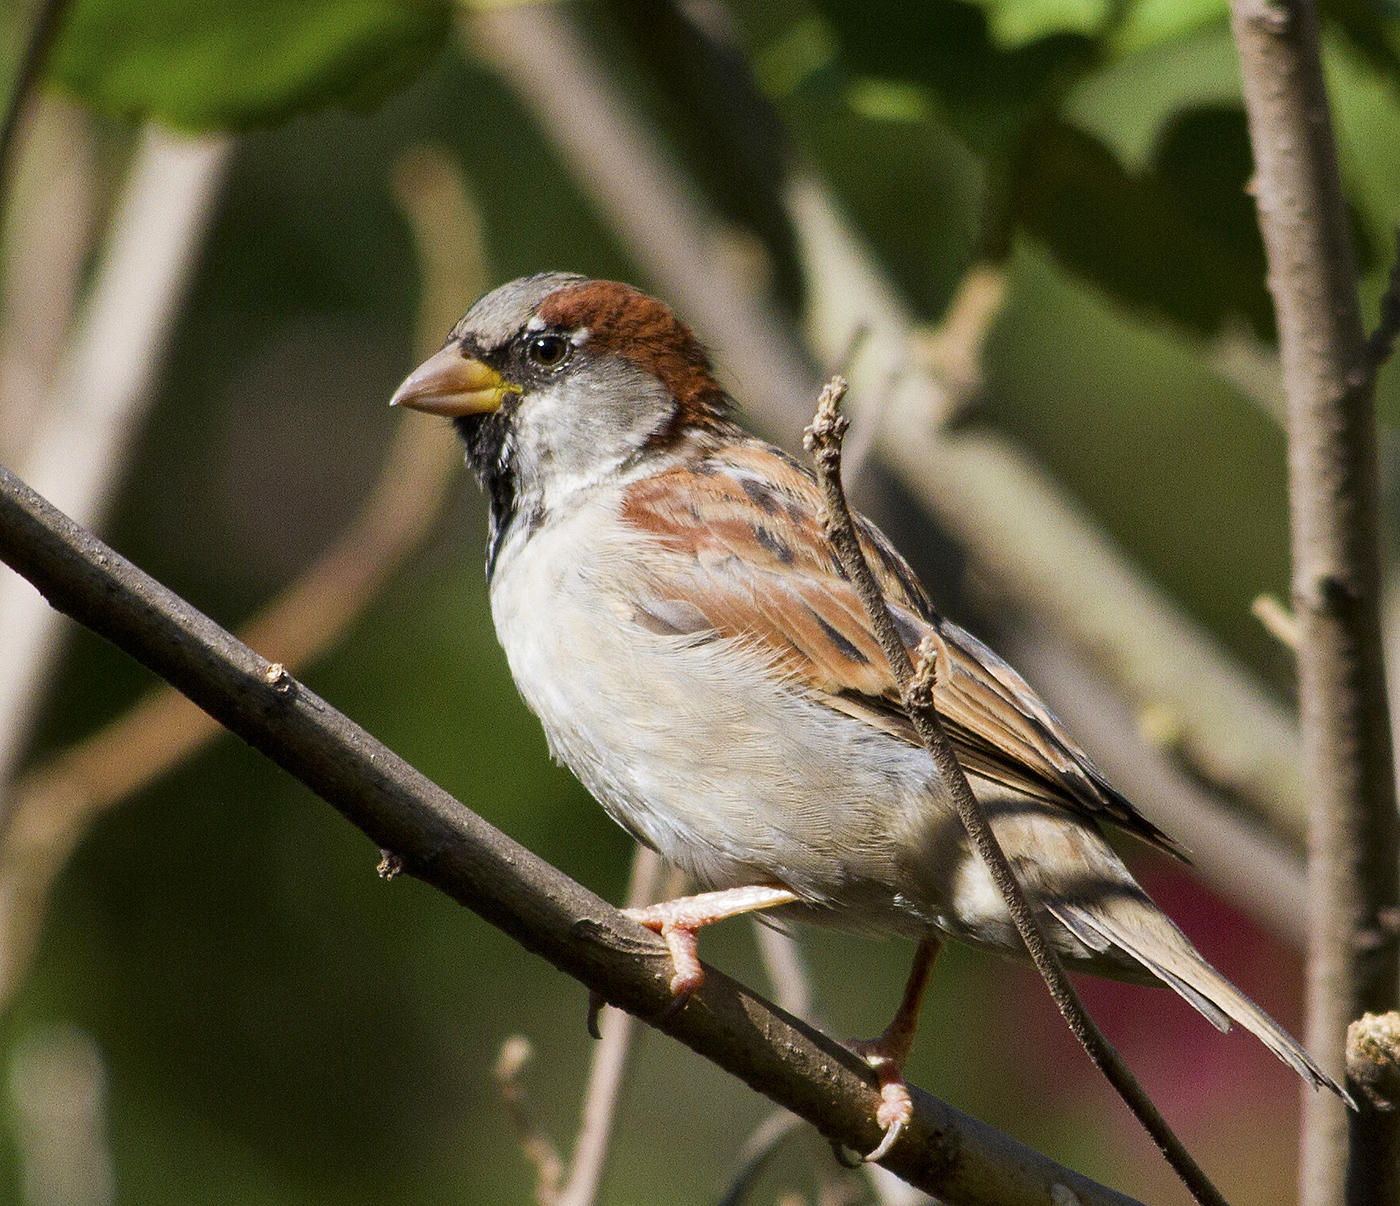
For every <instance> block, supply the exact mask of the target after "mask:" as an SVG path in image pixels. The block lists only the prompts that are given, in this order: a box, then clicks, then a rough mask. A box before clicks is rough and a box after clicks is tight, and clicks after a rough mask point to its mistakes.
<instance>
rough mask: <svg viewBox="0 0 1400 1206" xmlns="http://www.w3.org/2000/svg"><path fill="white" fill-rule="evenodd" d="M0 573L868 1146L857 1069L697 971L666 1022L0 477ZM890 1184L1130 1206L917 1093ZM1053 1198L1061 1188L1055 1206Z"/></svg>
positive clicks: (597, 980) (596, 923) (539, 875)
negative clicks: (22, 582) (699, 977)
mask: <svg viewBox="0 0 1400 1206" xmlns="http://www.w3.org/2000/svg"><path fill="white" fill-rule="evenodd" d="M0 560H3V561H5V562H6V563H7V564H9V565H11V566H13V567H14V568H15V569H17V570H19V572H20V573H22V574H24V575H25V577H27V578H29V579H30V581H31V582H33V583H34V584H35V586H37V587H38V588H39V589H40V590H41V591H42V592H43V593H44V595H45V597H46V598H48V600H49V601H50V603H51V604H52V605H53V606H54V607H56V608H58V609H59V610H60V611H62V612H64V613H65V614H67V615H69V616H72V617H73V618H74V619H76V620H78V621H79V622H80V623H83V624H85V625H87V626H88V627H89V628H91V629H92V630H93V631H95V632H97V633H98V634H99V635H101V636H103V637H105V638H107V639H108V640H110V641H112V642H113V643H114V644H116V645H117V646H118V647H119V648H122V649H124V650H125V651H127V652H128V653H130V654H131V655H132V656H133V657H135V658H136V659H137V660H139V661H141V662H142V663H143V664H144V665H146V666H148V667H149V668H150V669H152V670H153V671H155V672H156V673H157V674H160V675H161V676H162V677H163V678H165V679H167V681H169V682H171V683H173V684H174V685H175V686H176V687H178V688H179V689H180V690H181V691H183V692H184V693H186V694H187V695H188V696H189V697H190V698H191V699H193V700H194V701H195V702H196V703H197V704H199V706H200V707H202V708H204V709H205V710H206V711H208V712H209V713H210V714H211V715H213V716H214V717H215V718H216V719H217V720H218V721H219V722H220V723H221V724H224V725H226V726H227V727H228V728H229V729H231V730H232V731H234V732H235V733H237V734H238V735H239V736H240V737H242V738H243V739H244V740H245V741H247V742H248V743H249V744H250V745H252V746H253V747H254V748H256V749H259V750H261V751H262V752H263V753H264V754H266V755H267V756H268V757H269V758H271V759H272V760H273V761H275V762H276V763H277V764H278V765H280V766H282V767H283V768H284V769H286V770H287V771H288V772H289V773H291V774H292V775H294V776H296V777H297V778H298V779H300V780H301V781H302V782H303V783H305V784H306V785H307V786H308V787H310V788H311V789H312V790H313V791H315V792H316V793H317V794H318V795H320V796H321V797H322V798H324V799H325V800H326V801H328V802H329V803H330V804H331V805H333V806H334V807H335V808H337V809H338V810H339V811H340V812H341V813H342V814H343V815H345V816H346V818H347V819H349V820H350V821H351V822H352V823H354V824H355V825H357V826H358V827H359V828H360V829H362V830H363V831H364V832H365V833H366V835H367V836H368V837H369V839H370V841H371V842H373V843H374V845H375V846H376V847H378V848H380V849H384V850H392V851H394V852H395V853H396V854H398V856H399V857H400V858H401V859H402V860H403V866H404V871H405V873H406V874H410V875H414V876H416V877H418V878H420V879H422V880H423V881H424V882H426V883H429V884H431V885H433V886H434V887H437V888H439V889H441V890H442V891H444V892H445V893H447V894H448V895H449V896H451V897H452V898H453V899H454V900H457V901H458V902H460V903H461V904H463V905H466V906H467V907H468V908H471V909H473V910H474V911H475V912H477V913H479V914H480V915H481V916H482V917H483V918H485V919H486V920H487V921H489V922H491V923H492V924H493V925H496V926H498V927H499V928H500V929H502V930H504V931H505V932H506V933H507V934H510V935H511V936H513V937H514V938H516V939H517V941H519V942H521V943H522V944H523V945H525V946H526V947H528V948H529V949H530V950H532V951H534V952H536V953H537V954H540V955H542V956H544V957H545V958H546V959H548V960H549V961H550V962H551V963H553V964H554V965H555V966H556V967H558V968H559V969H560V970H562V971H564V972H566V973H567V974H569V975H571V976H573V977H575V978H576V979H578V980H580V981H582V982H583V983H584V984H585V985H587V986H588V987H589V988H591V989H593V990H595V991H597V992H599V993H601V994H603V995H604V996H605V997H606V998H607V999H608V1000H609V1001H611V1002H612V1003H613V1004H615V1005H618V1006H619V1007H621V1008H624V1009H626V1010H628V1011H629V1012H631V1013H634V1014H636V1015H638V1016H639V1017H642V1018H644V1019H645V1020H648V1021H649V1022H650V1023H651V1024H652V1025H654V1026H656V1027H657V1028H658V1029H660V1030H663V1031H665V1032H666V1033H667V1034H670V1035H672V1036H673V1037H675V1038H677V1039H679V1040H680V1041H681V1042H684V1043H685V1044H686V1045H687V1046H689V1047H691V1048H692V1049H693V1050H695V1051H696V1052H698V1053H699V1054H700V1055H702V1056H704V1057H706V1058H707V1059H710V1060H712V1061H713V1062H715V1063H716V1064H718V1065H720V1066H721V1067H723V1068H726V1069H727V1070H729V1071H730V1072H732V1073H734V1074H735V1075H737V1076H738V1077H740V1078H741V1079H743V1080H744V1081H745V1082H746V1083H747V1084H749V1085H750V1086H752V1087H753V1088H754V1089H756V1090H758V1091H759V1092H761V1093H763V1094H765V1095H766V1096H768V1097H769V1098H770V1099H772V1100H773V1101H775V1102H777V1103H778V1104H780V1105H783V1106H785V1107H787V1108H788V1109H790V1110H792V1111H793V1112H794V1113H797V1114H800V1115H801V1116H802V1117H804V1118H806V1119H807V1120H808V1121H810V1122H812V1123H813V1124H815V1125H816V1126H817V1128H818V1129H819V1130H820V1131H821V1132H822V1134H823V1135H825V1136H826V1137H827V1138H828V1139H830V1140H832V1141H833V1142H837V1143H841V1144H844V1145H846V1146H847V1147H850V1148H852V1149H853V1150H859V1151H869V1150H870V1149H871V1148H872V1147H873V1146H874V1145H875V1143H876V1142H877V1141H878V1140H879V1137H880V1131H881V1128H880V1127H879V1125H878V1124H877V1123H876V1121H875V1110H876V1107H877V1105H878V1104H879V1094H878V1090H877V1087H876V1078H875V1075H874V1073H873V1072H872V1071H871V1070H870V1068H869V1067H868V1066H867V1065H866V1064H865V1063H864V1061H862V1060H860V1059H858V1058H857V1057H856V1056H855V1055H853V1054H852V1053H851V1052H849V1051H847V1050H846V1049H844V1048H843V1047H842V1046H841V1045H840V1044H838V1043H836V1042H834V1041H832V1040H831V1039H828V1038H826V1037H825V1036H823V1035H821V1034H820V1033H818V1032H817V1031H815V1030H813V1029H812V1028H811V1027H810V1026H807V1025H806V1024H804V1023H802V1022H801V1021H799V1020H797V1019H795V1018H792V1017H789V1016H788V1015H787V1014H784V1013H783V1012H782V1011H781V1010H778V1009H777V1008H775V1007H774V1006H772V1005H770V1004H769V1003H768V1002H766V1001H764V1000H763V999H762V998H761V997H759V996H757V995H756V994H754V993H751V992H749V991H748V990H747V989H744V988H743V987H742V986H741V985H739V984H736V983H735V982H734V981H733V980H731V979H730V978H729V977H727V976H725V975H723V974H722V973H721V972H719V971H717V970H715V969H713V968H707V969H706V976H705V983H704V986H703V987H702V988H701V989H700V990H699V991H698V992H697V993H696V994H695V995H694V996H693V997H692V998H691V999H690V1001H689V1002H688V1004H687V1005H686V1007H685V1008H684V1009H681V1010H676V1009H674V1008H672V1004H673V999H672V996H671V991H670V978H671V967H672V964H671V958H670V955H669V953H668V952H667V949H666V946H665V944H664V943H663V942H662V941H661V939H660V938H659V937H658V936H657V935H655V934H652V933H651V932H650V931H649V930H645V929H643V928H642V927H641V926H639V925H637V924H636V923H635V922H632V921H630V920H629V919H628V918H626V917H624V916H623V915H622V914H621V913H619V912H618V911H617V910H616V909H614V908H613V907H612V906H611V905H609V904H608V903H607V902H606V901H603V900H600V899H599V898H598V897H597V896H595V895H593V894H592V893H591V892H589V891H587V889H585V888H583V887H581V886H580V885H579V884H577V883H575V882H574V881H573V880H571V879H569V878H568V877H567V876H566V875H564V874H563V873H562V872H560V871H558V870H557V869H555V868H553V867H551V866H550V865H549V864H548V863H546V862H544V861H543V860H542V859H540V858H538V857H537V856H535V855H534V854H532V853H530V851H528V850H526V849H525V848H524V847H523V846H521V845H519V844H518V843H516V842H513V841H511V840H510V839H509V838H508V837H506V836H505V835H504V834H503V833H501V832H500V831H499V830H497V829H495V828H494V827H492V826H490V825H488V824H487V823H486V822H485V821H483V820H482V819H481V818H480V817H478V816H477V815H476V814H474V813H472V812H471V811H470V810H469V809H467V808H465V807H464V806H463V805H462V804H461V803H460V802H459V801H457V800H454V799H453V798H452V797H451V796H449V795H448V794H447V793H446V792H444V791H443V790H442V789H441V788H439V787H437V786H436V785H434V784H433V783H431V782H430V781H429V780H428V779H427V778H425V777H424V776H423V775H422V774H420V773H419V772H418V771H416V770H414V769H413V768H412V767H411V766H409V765H408V764H407V763H406V762H404V761H403V760H402V759H401V758H399V757H397V756H396V755H395V754H394V753H393V751H391V750H389V749H388V748H387V747H385V746H384V745H382V744H380V743H379V742H377V741H375V740H374V738H373V737H371V736H370V735H369V734H368V733H366V732H365V731H364V730H363V729H361V728H359V727H358V726H356V725H355V724H353V723H352V722H351V721H350V720H348V719H347V718H346V717H344V716H343V715H341V714H340V713H339V712H337V711H336V710H335V709H334V708H333V707H331V706H330V704H328V703H327V702H326V701H325V700H323V699H320V698H319V697H317V696H316V695H315V694H314V693H313V692H311V691H310V690H308V689H307V688H306V687H305V686H303V685H302V684H301V683H299V682H297V681H296V680H294V679H291V678H290V677H289V676H288V677H286V678H284V679H282V680H281V681H279V682H278V683H277V684H269V683H268V682H267V678H266V675H267V670H268V667H269V665H270V663H269V662H268V660H267V659H266V658H264V657H262V656H260V655H259V654H256V653H254V652H253V651H252V650H251V649H249V648H248V647H247V646H245V645H243V644H241V643H240V642H239V641H237V640H236V639H235V638H233V637H232V636H230V635H229V634H228V633H227V632H225V631H223V630H222V629H221V628H219V627H218V626H217V625H216V624H214V623H213V621H211V620H210V619H208V617H206V616H203V615H201V614H200V613H199V612H198V611H197V610H195V609H194V608H193V607H191V606H190V605H189V604H188V603H186V602H185V601H184V600H182V599H180V598H179V597H178V596H177V595H175V594H174V593H173V592H171V591H169V590H167V589H166V588H165V587H163V586H161V585H160V584H159V583H157V582H156V581H155V580H154V579H152V578H151V577H150V576H149V575H147V574H144V573H142V572H141V571H140V570H138V569H137V568H136V567H135V566H134V565H132V564H131V563H130V562H129V561H127V560H126V559H125V558H123V557H122V556H121V555H120V554H118V553H117V552H116V551H115V550H113V549H111V548H109V547H108V546H106V545H104V544H103V543H102V542H101V541H99V540H98V539H97V538H96V537H95V536H93V535H92V534H91V533H90V532H87V531H85V530H84V529H82V528H81V527H79V526H78V525H76V524H74V523H73V522H72V521H71V520H69V519H67V518H66V517H65V516H63V515H61V514H60V513H59V512H57V511H56V510H55V509H54V508H53V507H51V506H50V505H49V504H47V503H46V502H44V500H43V499H41V498H39V497H38V496H37V495H36V494H35V493H34V492H33V491H32V490H30V489H29V488H28V487H27V486H25V485H24V484H23V483H22V482H21V481H19V479H18V478H16V477H15V475H14V474H13V473H11V472H10V471H9V470H7V469H4V468H3V467H0ZM914 1106H915V1113H914V1118H913V1120H912V1121H911V1123H910V1125H909V1126H908V1127H907V1128H906V1131H905V1137H904V1139H903V1141H902V1142H901V1143H900V1144H899V1145H898V1147H897V1149H896V1150H895V1151H894V1152H892V1153H891V1154H890V1155H889V1157H887V1160H886V1164H887V1166H888V1167H889V1168H890V1169H891V1171H893V1172H895V1173H897V1174H899V1175H900V1176H902V1177H904V1178H905V1179H906V1180H909V1181H911V1182H913V1183H914V1184H917V1185H918V1186H919V1187H920V1188H922V1189H925V1190H926V1191H928V1192H929V1193H932V1194H934V1195H935V1196H938V1197H943V1198H947V1199H949V1200H952V1201H957V1202H959V1203H961V1204H962V1206H1044V1203H1045V1202H1046V1201H1053V1200H1054V1194H1055V1193H1056V1192H1059V1193H1060V1194H1061V1196H1062V1197H1063V1194H1064V1193H1065V1192H1067V1191H1068V1192H1072V1193H1073V1194H1074V1195H1075V1196H1076V1197H1077V1198H1078V1199H1079V1201H1080V1202H1081V1203H1082V1206H1110V1204H1112V1206H1128V1203H1129V1201H1130V1199H1128V1198H1126V1197H1125V1196H1123V1195H1121V1194H1118V1193H1116V1192H1114V1191H1113V1190H1110V1189H1107V1188H1105V1187H1103V1186H1100V1185H1096V1184H1095V1183H1094V1182H1093V1181H1090V1180H1089V1179H1088V1178H1087V1177H1083V1176H1081V1175H1079V1174H1078V1173H1075V1172H1072V1171H1071V1170H1069V1169H1067V1168H1064V1167H1062V1166H1060V1165H1057V1164H1055V1163H1054V1162H1053V1161H1050V1160H1048V1159H1046V1158H1045V1157H1044V1156H1041V1155H1039V1154H1038V1153H1036V1152H1034V1151H1031V1150H1030V1149H1028V1148H1026V1147H1025V1146H1024V1145H1022V1144H1020V1143H1017V1142H1016V1141H1015V1140H1012V1139H1010V1138H1008V1137H1007V1136H1005V1135H1002V1134H1000V1133H999V1132H997V1131H995V1130H993V1129H992V1128H991V1127H989V1126H987V1125H986V1124H985V1123H981V1122H978V1121H977V1120H975V1119H973V1118H969V1117H968V1116H966V1115H964V1114H961V1113H960V1112H958V1111H957V1110H954V1109H953V1108H952V1107H951V1106H948V1105H946V1104H944V1103H943V1102H940V1101H938V1100H937V1099H936V1098H933V1097H931V1096H929V1095H928V1094H927V1093H922V1092H915V1093H914ZM1056 1186H1063V1187H1064V1188H1063V1189H1062V1190H1059V1191H1057V1190H1056V1188H1055V1187H1056Z"/></svg>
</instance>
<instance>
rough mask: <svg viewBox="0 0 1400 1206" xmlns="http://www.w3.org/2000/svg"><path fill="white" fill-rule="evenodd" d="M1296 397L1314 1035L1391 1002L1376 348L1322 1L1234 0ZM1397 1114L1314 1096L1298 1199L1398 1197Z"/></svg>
mask: <svg viewBox="0 0 1400 1206" xmlns="http://www.w3.org/2000/svg"><path fill="white" fill-rule="evenodd" d="M1230 7H1231V24H1232V26H1233V29H1234V35H1235V41H1236V43H1237V45H1238V47H1239V54H1240V63H1241V67H1242V71H1243V78H1244V93H1245V108H1246V111H1247V114H1248V117H1249V132H1250V141H1251V143H1252V145H1253V148H1254V159H1255V188H1254V191H1255V196H1256V198H1257V200H1258V207H1259V224H1260V227H1261V229H1262V230H1263V233H1264V243H1265V248H1266V250H1267V252H1268V259H1269V287H1270V289H1271V290H1272V292H1273V295H1274V304H1275V309H1276V311H1277V314H1278V328H1279V347H1280V351H1281V355H1282V360H1283V370H1284V389H1285V391H1286V393H1287V395H1288V479H1289V502H1290V510H1291V520H1292V546H1293V610H1294V614H1295V615H1296V617H1297V621H1298V631H1299V644H1298V679H1299V704H1300V713H1301V721H1302V738H1303V740H1302V748H1303V768H1304V775H1305V778H1306V783H1307V789H1308V797H1309V799H1310V800H1311V802H1312V805H1311V817H1310V836H1309V847H1310V853H1311V860H1310V864H1309V889H1310V900H1311V938H1310V950H1309V959H1308V1006H1309V1009H1308V1045H1309V1047H1311V1048H1312V1050H1314V1051H1316V1052H1319V1053H1320V1055H1321V1062H1322V1065H1323V1067H1324V1068H1325V1069H1326V1070H1327V1071H1328V1072H1330V1073H1332V1074H1333V1075H1334V1076H1340V1075H1342V1074H1344V1072H1345V1046H1344V1044H1345V1039H1346V1032H1347V1025H1348V1023H1349V1022H1351V1021H1353V1020H1354V1019H1355V1018H1357V1017H1359V1016H1360V1015H1361V1013H1362V1012H1364V1011H1366V1010H1371V1011H1373V1012H1377V1013H1379V1012H1384V1011H1385V1010H1388V1009H1392V1008H1394V1005H1395V1000H1396V984H1397V975H1400V936H1398V935H1397V931H1396V927H1395V925H1394V923H1393V918H1394V916H1395V909H1396V905H1397V892H1398V891H1400V884H1397V866H1398V865H1400V862H1398V861H1397V854H1398V853H1400V826H1398V825H1397V819H1396V811H1395V785H1394V778H1393V775H1394V766H1393V760H1392V751H1391V740H1390V727H1389V720H1388V716H1387V710H1386V696H1385V679H1384V670H1383V665H1382V657H1381V623H1380V606H1381V586H1380V569H1379V565H1380V550H1379V539H1378V525H1377V500H1378V495H1379V488H1378V484H1377V477H1378V471H1377V460H1376V430H1375V413H1374V411H1375V371H1376V365H1375V359H1374V357H1373V354H1372V351H1371V349H1370V348H1368V346H1367V340H1366V333H1365V330H1364V328H1363V326H1362V322H1361V308H1360V302H1359V300H1358V296H1357V288H1356V261H1355V257H1354V255H1353V252H1352V247H1351V238H1350V231H1349V230H1348V226H1347V216H1346V208H1345V203H1344V201H1343V198H1342V189H1341V178H1340V174H1339V172H1338V169H1337V152H1336V147H1335V145H1334V142H1333V138H1332V127H1331V118H1330V113H1329V107H1328V101H1327V90H1326V84H1325V82H1324V80H1323V76H1322V62H1321V57H1320V52H1319V49H1318V31H1317V17H1316V13H1315V12H1314V8H1313V5H1311V4H1308V3H1304V2H1301V0H1233V2H1232V4H1231V6H1230ZM1397 1156H1400V1115H1397V1114H1395V1113H1394V1112H1390V1113H1386V1112H1382V1111H1378V1110H1376V1109H1374V1108H1372V1107H1371V1106H1370V1105H1369V1104H1364V1105H1363V1107H1362V1109H1361V1111H1360V1112H1359V1113H1357V1114H1354V1115H1348V1114H1347V1113H1346V1111H1344V1109H1343V1108H1342V1105H1341V1103H1340V1102H1338V1101H1335V1100H1333V1101H1323V1100H1321V1098H1320V1097H1319V1098H1317V1099H1311V1098H1310V1099H1308V1100H1307V1101H1306V1103H1305V1109H1304V1115H1303V1156H1302V1200H1303V1202H1304V1203H1305V1206H1340V1204H1341V1203H1342V1202H1346V1203H1347V1206H1369V1204H1372V1203H1374V1204H1375V1206H1380V1204H1381V1203H1393V1202H1395V1201H1396V1200H1397V1198H1398V1197H1400V1184H1397V1179H1398V1178H1400V1173H1397V1163H1396V1162H1397Z"/></svg>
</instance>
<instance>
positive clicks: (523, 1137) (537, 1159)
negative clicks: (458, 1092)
mask: <svg viewBox="0 0 1400 1206" xmlns="http://www.w3.org/2000/svg"><path fill="white" fill-rule="evenodd" d="M531 1054H532V1051H531V1048H530V1040H529V1039H527V1038H524V1037H523V1036H521V1035H519V1034H513V1035H511V1037H510V1038H508V1039H506V1041H505V1042H504V1043H502V1044H501V1053H500V1055H499V1056H497V1058H496V1066H495V1067H494V1068H493V1069H492V1071H491V1074H492V1076H493V1078H494V1079H495V1081H496V1088H497V1090H498V1091H499V1092H500V1094H501V1103H502V1104H503V1105H504V1106H505V1108H506V1117H507V1118H509V1119H510V1125H511V1128H512V1129H513V1130H514V1131H515V1137H516V1139H517V1140H519V1142H520V1147H521V1149H522V1150H523V1151H524V1153H525V1158H526V1159H527V1160H529V1161H530V1163H531V1164H533V1165H534V1166H535V1201H536V1202H538V1203H539V1206H556V1203H557V1202H558V1201H559V1182H560V1181H561V1180H562V1179H563V1176H564V1161H563V1160H561V1159H560V1158H559V1152H558V1149H556V1148H555V1146H554V1144H553V1143H551V1142H550V1139H549V1136H548V1135H546V1134H545V1133H544V1131H543V1130H541V1129H540V1127H539V1126H538V1125H537V1124H536V1122H535V1120H534V1117H533V1116H532V1115H531V1113H530V1109H529V1105H528V1103H527V1101H526V1097H525V1086H524V1085H523V1084H521V1083H520V1073H521V1070H522V1069H523V1068H524V1067H525V1065H526V1063H528V1062H529V1059H530V1056H531Z"/></svg>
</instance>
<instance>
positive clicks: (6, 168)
mask: <svg viewBox="0 0 1400 1206" xmlns="http://www.w3.org/2000/svg"><path fill="white" fill-rule="evenodd" d="M68 4H69V0H43V3H42V5H41V6H40V8H39V12H38V14H37V15H36V16H35V18H34V24H33V25H32V26H31V27H30V30H29V38H28V40H27V41H26V42H25V45H24V55H23V57H22V58H21V59H20V62H19V68H18V70H17V71H16V72H15V77H14V83H13V84H12V85H11V86H10V96H9V100H8V101H7V102H6V104H5V117H4V121H3V124H0V229H3V228H4V224H5V213H6V211H7V209H8V207H9V199H10V190H11V189H12V187H13V186H14V176H15V162H14V161H15V148H16V147H17V146H18V145H19V131H20V127H21V126H22V125H23V124H24V118H25V115H26V114H27V113H28V111H29V102H30V100H31V98H32V97H33V95H34V92H35V89H37V88H38V86H39V80H40V78H41V77H42V76H43V74H44V67H45V65H46V64H47V62H48V57H49V51H50V50H52V49H53V43H54V38H55V37H56V36H57V34H58V30H59V26H61V25H62V24H63V18H64V15H65V14H66V13H67V11H68Z"/></svg>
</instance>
